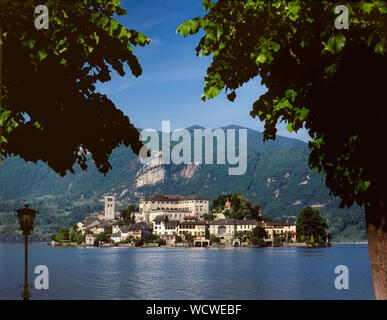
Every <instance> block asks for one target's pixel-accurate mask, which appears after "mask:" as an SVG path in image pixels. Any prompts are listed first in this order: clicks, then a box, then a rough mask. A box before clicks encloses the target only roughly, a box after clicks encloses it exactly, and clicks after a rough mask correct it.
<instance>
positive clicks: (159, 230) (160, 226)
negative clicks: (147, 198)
mask: <svg viewBox="0 0 387 320" xmlns="http://www.w3.org/2000/svg"><path fill="white" fill-rule="evenodd" d="M167 221H168V217H167V216H165V215H160V216H156V217H155V218H154V220H153V232H154V234H156V235H163V234H165V224H166V223H167Z"/></svg>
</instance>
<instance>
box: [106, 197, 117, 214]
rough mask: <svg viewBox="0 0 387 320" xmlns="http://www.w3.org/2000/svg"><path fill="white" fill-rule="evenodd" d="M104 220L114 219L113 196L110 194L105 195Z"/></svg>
mask: <svg viewBox="0 0 387 320" xmlns="http://www.w3.org/2000/svg"><path fill="white" fill-rule="evenodd" d="M104 199H105V220H115V218H116V205H115V201H116V200H115V197H114V196H113V195H111V194H108V195H106V196H105V198H104Z"/></svg>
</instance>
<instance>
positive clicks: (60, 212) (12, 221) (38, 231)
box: [0, 126, 365, 241]
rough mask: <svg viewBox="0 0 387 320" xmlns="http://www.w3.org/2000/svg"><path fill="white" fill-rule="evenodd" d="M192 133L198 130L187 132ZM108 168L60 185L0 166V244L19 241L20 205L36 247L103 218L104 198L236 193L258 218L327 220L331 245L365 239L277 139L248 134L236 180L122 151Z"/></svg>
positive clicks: (23, 167) (359, 216)
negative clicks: (91, 218)
mask: <svg viewBox="0 0 387 320" xmlns="http://www.w3.org/2000/svg"><path fill="white" fill-rule="evenodd" d="M194 128H198V127H191V128H189V130H190V132H192V131H193V129H194ZM227 128H229V129H232V128H233V129H239V128H240V127H236V126H229V127H227ZM215 149H216V148H215ZM215 151H216V150H214V154H215V153H216V152H215ZM111 164H112V167H113V169H112V170H111V171H110V172H109V173H108V174H107V175H106V176H103V175H102V174H101V173H99V172H98V171H97V170H96V169H95V168H94V167H93V166H92V165H90V166H89V169H88V171H87V172H82V171H81V170H80V169H79V168H78V169H77V170H75V174H67V175H66V176H65V177H63V178H62V177H60V176H59V175H57V174H55V173H54V172H53V171H52V170H50V169H49V168H48V167H47V166H46V165H45V164H44V163H42V162H39V163H37V164H34V163H27V162H25V161H24V160H22V159H20V158H16V157H11V158H8V159H6V160H5V161H4V162H3V164H1V165H0V241H14V240H16V239H18V236H17V235H18V232H17V231H16V230H17V228H18V226H17V221H16V220H17V219H16V216H15V215H12V210H14V209H17V208H18V207H21V206H22V205H23V203H24V202H26V201H28V202H29V203H31V205H32V206H33V207H34V208H35V209H39V211H40V213H39V215H38V217H37V221H36V228H35V232H34V235H33V238H34V239H35V240H39V239H40V240H42V239H47V238H48V237H49V235H50V234H51V233H53V232H56V231H57V229H58V227H59V226H63V225H65V226H71V225H72V224H73V223H75V222H77V221H79V220H80V219H82V218H83V217H84V216H86V215H87V214H89V213H90V212H93V211H95V210H101V209H102V208H103V206H102V203H101V202H100V200H101V199H102V197H103V195H104V194H105V193H107V192H113V193H114V194H116V197H117V203H118V208H123V207H124V206H126V205H127V204H129V203H136V202H137V201H138V199H139V198H140V197H141V196H146V195H152V194H155V193H168V194H185V195H187V194H200V195H203V196H206V197H209V198H210V199H211V200H212V199H214V198H216V197H217V196H218V195H219V194H222V193H234V192H239V193H241V194H243V195H245V196H246V197H247V198H248V199H249V200H250V201H251V202H252V203H254V204H258V205H259V206H260V207H261V208H262V210H263V212H264V214H267V215H270V216H272V217H275V218H276V219H282V220H284V219H286V220H294V219H295V218H296V216H297V213H298V212H299V210H300V209H301V208H302V207H304V206H307V205H311V206H314V207H316V208H318V209H319V210H321V211H322V213H323V214H324V215H325V216H326V217H327V219H328V225H329V228H330V232H331V233H332V235H333V240H361V239H365V231H364V218H363V210H362V209H361V208H359V207H357V206H354V207H352V208H350V209H346V210H341V209H339V208H338V203H339V202H338V200H336V199H335V198H333V197H332V196H329V191H328V189H327V188H326V187H325V185H324V179H325V177H324V176H323V175H321V174H317V173H316V172H314V171H312V170H310V169H309V168H308V148H307V145H306V144H305V143H304V142H302V141H299V140H295V139H289V138H285V137H277V139H276V140H275V141H269V142H267V143H263V142H262V134H261V133H258V132H256V131H254V130H251V129H249V130H248V162H247V172H246V173H245V174H244V175H240V176H231V175H229V174H228V168H229V165H228V164H224V165H215V164H214V165H210V164H199V165H198V164H193V165H173V164H171V165H160V164H158V163H156V164H152V165H148V166H144V165H143V164H141V163H140V161H139V160H138V158H137V157H136V156H135V155H134V154H133V153H132V152H131V151H130V149H126V148H117V149H116V150H115V151H114V152H113V154H112V156H111Z"/></svg>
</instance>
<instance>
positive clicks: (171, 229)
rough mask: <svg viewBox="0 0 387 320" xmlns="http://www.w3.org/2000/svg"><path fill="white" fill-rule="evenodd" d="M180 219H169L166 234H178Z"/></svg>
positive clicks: (166, 224)
mask: <svg viewBox="0 0 387 320" xmlns="http://www.w3.org/2000/svg"><path fill="white" fill-rule="evenodd" d="M178 229H179V220H168V221H167V222H166V223H165V225H164V235H170V236H173V235H176V234H178Z"/></svg>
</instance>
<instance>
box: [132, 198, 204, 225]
mask: <svg viewBox="0 0 387 320" xmlns="http://www.w3.org/2000/svg"><path fill="white" fill-rule="evenodd" d="M209 207H210V204H209V199H208V198H204V197H201V196H198V195H191V196H180V195H155V196H149V197H145V198H142V199H141V200H140V202H139V215H138V217H136V218H137V219H138V220H142V221H150V222H153V220H154V219H155V217H156V216H158V215H167V216H168V217H169V218H170V220H180V221H182V220H183V219H184V217H185V216H194V217H195V218H196V219H197V220H202V219H203V215H204V214H208V212H209Z"/></svg>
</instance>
